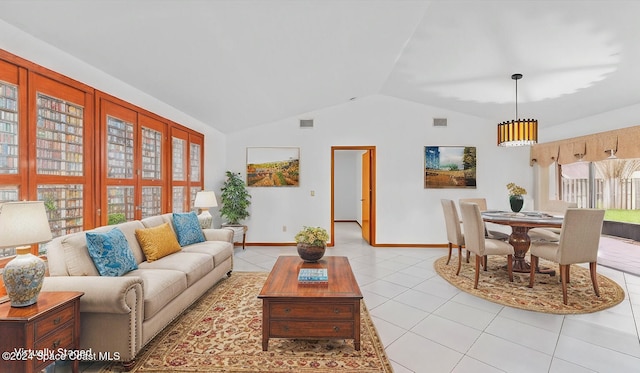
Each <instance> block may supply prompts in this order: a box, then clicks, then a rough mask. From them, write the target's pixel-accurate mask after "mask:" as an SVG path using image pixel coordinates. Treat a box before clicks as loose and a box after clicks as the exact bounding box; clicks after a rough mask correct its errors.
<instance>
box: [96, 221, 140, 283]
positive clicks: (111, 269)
mask: <svg viewBox="0 0 640 373" xmlns="http://www.w3.org/2000/svg"><path fill="white" fill-rule="evenodd" d="M86 237H87V248H88V250H89V255H90V256H91V259H93V264H95V266H96V268H97V269H98V272H100V276H111V277H115V276H122V275H123V274H125V273H127V272H129V271H132V270H134V269H137V268H138V263H136V258H134V257H133V253H132V252H131V249H130V248H129V242H128V241H127V238H126V237H125V236H124V233H122V231H121V230H120V229H118V228H117V227H116V228H113V229H112V230H110V231H109V232H106V233H100V232H86Z"/></svg>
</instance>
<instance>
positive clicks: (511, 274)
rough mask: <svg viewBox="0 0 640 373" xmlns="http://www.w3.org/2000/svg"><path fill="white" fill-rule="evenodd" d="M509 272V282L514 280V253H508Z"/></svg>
mask: <svg viewBox="0 0 640 373" xmlns="http://www.w3.org/2000/svg"><path fill="white" fill-rule="evenodd" d="M507 272H509V282H513V255H507Z"/></svg>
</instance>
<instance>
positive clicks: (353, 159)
mask: <svg viewBox="0 0 640 373" xmlns="http://www.w3.org/2000/svg"><path fill="white" fill-rule="evenodd" d="M361 156H362V151H354V150H337V151H336V152H335V156H334V162H335V163H334V166H335V167H334V212H333V214H334V215H333V216H334V218H335V219H336V220H353V221H357V219H358V216H359V215H362V211H360V213H358V210H361V206H362V205H361V204H360V195H361V194H362V191H360V190H358V189H357V187H358V181H359V180H360V179H361V177H362V170H361V169H360V168H359V166H358V158H360V157H361ZM361 163H362V162H360V164H361ZM360 183H361V181H360Z"/></svg>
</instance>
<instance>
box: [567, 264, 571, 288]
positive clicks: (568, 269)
mask: <svg viewBox="0 0 640 373" xmlns="http://www.w3.org/2000/svg"><path fill="white" fill-rule="evenodd" d="M570 283H571V265H570V264H567V284H570Z"/></svg>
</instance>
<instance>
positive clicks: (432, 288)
mask: <svg viewBox="0 0 640 373" xmlns="http://www.w3.org/2000/svg"><path fill="white" fill-rule="evenodd" d="M335 227H336V245H335V246H334V247H329V248H327V254H326V255H342V256H347V257H348V258H349V261H350V263H351V266H352V268H353V271H354V273H355V275H356V278H357V280H358V283H359V284H360V288H361V290H362V292H363V295H364V300H365V303H366V305H367V307H368V308H369V310H370V313H371V315H372V318H373V320H374V323H375V325H376V328H377V330H378V333H379V334H380V337H381V339H382V342H383V344H384V346H385V349H386V352H387V355H388V357H389V359H390V360H391V363H392V365H393V369H394V371H395V372H396V373H406V372H430V373H439V372H456V373H465V372H470V373H483V372H513V373H523V372H535V373H538V372H552V373H563V372H567V373H569V372H570V373H576V372H602V373H608V372H615V373H626V372H640V339H639V338H638V335H639V333H640V277H638V276H636V275H633V274H630V273H629V272H633V271H639V270H640V246H638V245H633V244H631V243H627V244H625V243H624V242H623V241H619V240H614V239H612V238H607V237H603V238H602V241H601V253H600V255H601V256H602V257H603V259H602V261H603V262H606V263H607V265H608V266H612V267H616V266H617V267H619V268H622V269H623V270H627V272H623V271H621V270H617V269H613V268H610V267H605V266H601V265H599V266H598V272H599V273H601V274H603V275H605V276H607V277H609V278H611V279H612V280H615V281H616V282H617V283H618V284H620V285H621V286H622V288H623V289H624V290H625V293H626V295H627V296H626V298H625V300H624V301H623V302H622V303H621V304H619V305H617V306H615V307H613V308H610V309H607V310H604V311H601V312H597V313H593V314H585V315H567V316H562V315H550V314H543V313H537V312H529V311H523V310H519V309H515V308H510V307H504V306H500V305H498V304H495V303H492V302H488V301H485V300H483V299H480V298H476V297H474V296H471V295H469V294H467V293H464V292H461V291H459V290H458V289H457V288H455V287H454V286H452V285H450V284H449V283H448V282H446V281H445V280H443V279H442V278H440V277H439V276H438V275H437V274H436V272H435V271H434V269H433V262H434V261H435V260H436V259H437V258H439V257H441V256H442V255H444V254H445V253H446V250H445V249H419V248H374V247H371V246H369V245H368V244H367V243H366V242H364V241H363V240H362V238H361V237H360V228H359V226H358V225H357V224H355V223H336V225H335ZM280 255H296V249H295V247H292V246H283V247H265V246H254V247H251V246H249V247H247V248H246V250H242V248H241V247H236V249H235V257H234V271H248V272H255V271H264V272H268V271H270V270H271V268H272V267H273V264H274V263H275V261H276V258H277V257H278V256H280ZM636 260H638V261H639V262H638V263H639V264H638V267H637V268H636V267H635V266H633V265H632V264H631V266H629V263H632V262H634V261H636ZM100 366H101V364H97V363H94V364H92V365H90V366H84V365H83V371H84V372H95V371H97V370H99V368H100ZM60 368H62V369H56V372H59V371H63V372H64V371H68V370H69V369H68V366H67V367H65V366H64V365H63V366H62V367H60ZM64 368H66V369H64Z"/></svg>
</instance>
